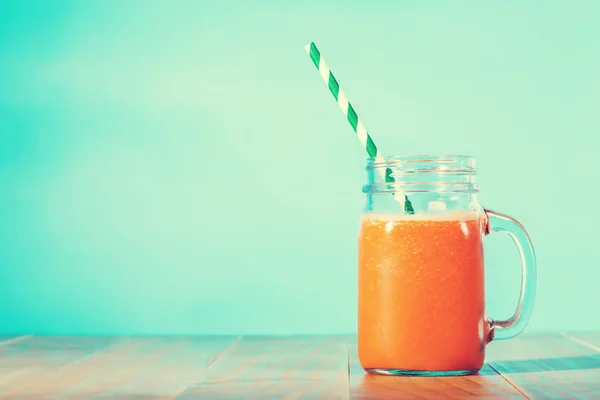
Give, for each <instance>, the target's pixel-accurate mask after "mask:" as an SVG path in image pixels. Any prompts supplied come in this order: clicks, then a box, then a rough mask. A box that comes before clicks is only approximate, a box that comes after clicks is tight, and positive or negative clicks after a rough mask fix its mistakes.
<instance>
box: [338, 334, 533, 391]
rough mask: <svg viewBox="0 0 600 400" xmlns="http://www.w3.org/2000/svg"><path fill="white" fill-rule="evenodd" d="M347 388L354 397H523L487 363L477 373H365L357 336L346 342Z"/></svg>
mask: <svg viewBox="0 0 600 400" xmlns="http://www.w3.org/2000/svg"><path fill="white" fill-rule="evenodd" d="M349 353H350V392H351V396H352V398H353V399H361V400H363V399H364V400H377V399H390V398H401V399H473V398H492V397H493V398H495V399H515V398H523V397H524V396H522V394H521V393H519V392H518V391H517V390H516V389H515V388H514V387H513V386H512V385H511V384H509V383H508V382H506V380H504V379H503V378H502V377H501V376H500V375H499V374H498V373H497V372H495V371H494V370H493V369H491V368H490V367H489V366H488V365H484V367H483V368H482V370H481V371H480V373H479V375H472V376H448V377H406V376H381V375H371V374H366V373H365V371H364V370H363V369H362V367H361V366H360V363H359V360H358V353H357V347H356V340H352V341H350V343H349Z"/></svg>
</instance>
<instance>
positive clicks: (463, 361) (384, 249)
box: [358, 156, 536, 375]
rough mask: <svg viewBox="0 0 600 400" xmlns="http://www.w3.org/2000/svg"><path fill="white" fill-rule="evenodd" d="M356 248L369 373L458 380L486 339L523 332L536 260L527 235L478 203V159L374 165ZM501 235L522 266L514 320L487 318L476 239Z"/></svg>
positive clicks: (473, 368) (361, 337) (480, 357)
mask: <svg viewBox="0 0 600 400" xmlns="http://www.w3.org/2000/svg"><path fill="white" fill-rule="evenodd" d="M367 171H368V174H369V183H368V184H367V185H365V186H364V187H363V191H364V192H365V193H366V195H367V203H366V206H365V210H364V213H363V215H362V217H361V221H360V231H359V243H358V252H359V257H358V263H359V265H358V279H359V280H358V287H359V293H358V298H359V302H358V353H359V359H360V362H361V365H362V366H363V368H364V369H365V370H366V371H367V372H371V373H379V374H388V375H465V374H471V373H475V372H477V371H479V369H480V368H481V367H482V365H483V362H484V357H485V346H486V344H487V343H488V342H489V341H491V340H492V339H494V338H495V339H505V338H509V337H513V336H515V335H517V334H518V333H520V332H521V331H522V330H523V328H524V327H525V325H526V324H527V321H528V319H529V316H530V314H531V310H532V306H533V298H534V296H535V285H536V283H535V268H536V267H535V256H534V253H533V248H532V246H531V242H530V240H529V237H528V236H527V233H526V231H525V230H524V228H523V227H522V226H521V225H520V224H519V223H518V222H517V221H515V220H514V219H512V218H510V217H508V216H505V215H502V214H498V213H495V212H492V211H489V210H485V209H484V208H482V207H481V206H480V205H479V204H478V202H477V197H476V195H477V192H478V191H479V186H478V185H477V184H476V183H475V160H474V159H473V158H470V157H465V156H441V157H440V156H418V157H387V158H377V159H376V158H371V159H369V161H368V165H367ZM491 231H505V232H508V233H509V234H510V235H511V237H513V239H515V243H516V244H517V246H518V248H519V250H520V252H521V255H522V260H523V283H524V285H523V290H522V293H521V298H520V300H519V303H518V307H517V310H516V312H515V315H514V316H513V317H512V318H511V319H509V320H506V321H493V320H491V319H489V318H487V317H486V313H485V295H484V258H483V237H484V236H485V235H486V234H488V233H489V232H491Z"/></svg>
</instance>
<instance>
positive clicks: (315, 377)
mask: <svg viewBox="0 0 600 400" xmlns="http://www.w3.org/2000/svg"><path fill="white" fill-rule="evenodd" d="M348 397H349V391H348V353H347V347H346V340H345V338H344V337H288V338H282V337H244V338H242V339H241V340H239V341H238V342H237V343H235V345H234V346H232V347H231V348H229V349H228V351H226V352H224V353H223V354H222V355H221V356H220V357H219V358H217V360H216V361H215V362H214V363H213V364H211V366H210V367H209V368H207V369H206V371H204V373H203V374H202V375H201V376H200V377H198V379H197V380H196V381H195V382H193V383H191V384H190V385H189V386H188V387H187V388H186V390H184V391H183V392H182V393H181V394H180V395H179V396H177V399H180V400H183V399H221V398H223V399H237V398H243V399H268V398H277V399H279V398H281V399H300V398H312V399H347V398H348Z"/></svg>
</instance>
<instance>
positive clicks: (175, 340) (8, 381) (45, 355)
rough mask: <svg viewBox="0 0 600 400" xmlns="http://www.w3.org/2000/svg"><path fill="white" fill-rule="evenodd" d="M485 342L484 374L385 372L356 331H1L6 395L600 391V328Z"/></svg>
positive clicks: (0, 370)
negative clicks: (363, 360) (375, 366)
mask: <svg viewBox="0 0 600 400" xmlns="http://www.w3.org/2000/svg"><path fill="white" fill-rule="evenodd" d="M487 350H488V357H487V360H488V362H489V363H490V366H491V367H490V366H485V367H484V368H483V369H482V371H481V372H480V374H478V375H474V376H467V377H439V378H432V377H430V378H421V377H386V376H376V375H367V374H365V373H364V371H363V370H362V368H361V367H360V365H359V362H358V357H357V349H356V340H355V338H354V337H331V336H321V337H316V336H315V337H287V338H282V337H244V338H237V339H236V338H233V337H216V338H210V337H38V336H33V337H32V336H18V337H14V336H1V337H0V399H51V398H57V399H87V398H112V399H165V400H167V399H175V398H177V399H237V398H243V399H271V398H272V399H305V398H311V399H347V398H349V397H352V398H354V399H370V400H371V399H372V400H377V399H390V398H406V399H430V398H435V399H447V398H450V399H453V398H455V399H465V398H476V397H477V398H479V397H482V398H519V397H525V396H526V397H529V398H535V399H537V398H560V399H568V398H596V397H597V398H600V395H599V394H600V333H577V334H554V335H523V336H520V337H518V338H515V339H511V340H506V341H496V342H492V343H491V344H490V345H489V346H488V349H487ZM500 374H501V375H500Z"/></svg>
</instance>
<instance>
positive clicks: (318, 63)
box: [305, 42, 415, 214]
mask: <svg viewBox="0 0 600 400" xmlns="http://www.w3.org/2000/svg"><path fill="white" fill-rule="evenodd" d="M305 49H306V52H307V53H308V54H309V55H310V58H311V60H312V61H313V63H314V64H315V67H317V70H318V71H319V74H320V75H321V78H322V79H323V82H325V85H327V87H328V88H329V91H330V92H331V94H332V95H333V98H334V99H335V101H337V103H338V106H339V107H340V109H341V110H342V112H343V113H344V115H345V116H346V118H347V119H348V122H350V126H352V129H353V130H354V132H355V133H356V136H357V137H358V140H360V143H361V144H362V146H363V148H364V149H365V150H366V151H367V153H368V154H369V157H383V154H381V152H380V151H379V150H377V146H375V143H374V142H373V139H371V135H369V133H368V132H367V129H366V128H365V126H364V125H363V123H362V121H361V120H360V118H358V114H356V111H355V110H354V107H352V105H351V104H350V102H349V101H348V98H347V97H346V95H345V94H344V91H343V90H342V89H341V88H340V85H339V84H338V81H337V79H335V77H334V76H333V73H332V72H331V70H330V69H329V66H327V63H326V62H325V59H324V58H323V56H321V52H320V51H319V49H317V46H316V45H315V44H314V43H313V42H310V44H307V45H306V47H305ZM385 181H386V182H395V179H394V177H393V176H392V170H391V169H390V168H386V170H385ZM394 197H395V198H396V199H397V200H398V201H399V202H400V204H402V203H404V212H405V213H407V214H414V213H415V210H414V209H413V207H412V204H411V202H410V200H408V197H406V196H402V195H399V194H398V193H396V194H394Z"/></svg>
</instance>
